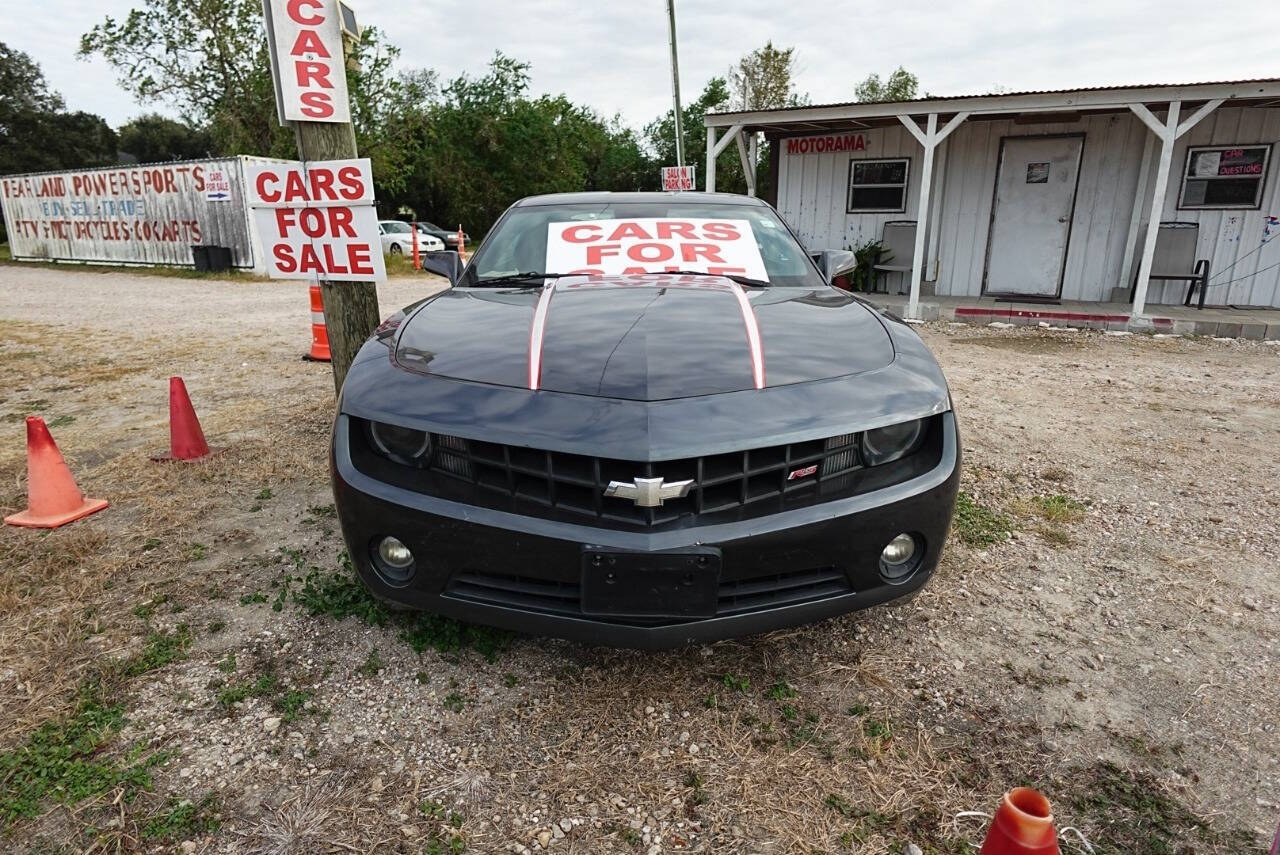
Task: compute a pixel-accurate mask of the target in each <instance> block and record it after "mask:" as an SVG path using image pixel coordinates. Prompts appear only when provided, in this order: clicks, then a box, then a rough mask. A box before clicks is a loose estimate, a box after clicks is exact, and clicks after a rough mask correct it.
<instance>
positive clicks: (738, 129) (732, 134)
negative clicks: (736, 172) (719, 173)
mask: <svg viewBox="0 0 1280 855" xmlns="http://www.w3.org/2000/svg"><path fill="white" fill-rule="evenodd" d="M740 133H742V125H734V126H733V127H731V128H729V130H727V131H725V132H724V136H722V137H720V139H719V140H717V139H716V129H715V128H712V127H708V128H707V192H708V193H714V192H716V158H717V157H719V156H720V152H722V151H724V150H725V149H726V148H728V147H729V143H731V142H733V141H734V140H736V139H737V138H738V135H739V134H740Z"/></svg>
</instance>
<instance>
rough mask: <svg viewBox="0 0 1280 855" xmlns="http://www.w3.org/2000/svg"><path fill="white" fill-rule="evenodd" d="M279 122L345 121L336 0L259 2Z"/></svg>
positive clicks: (344, 83) (344, 84)
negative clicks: (264, 15)
mask: <svg viewBox="0 0 1280 855" xmlns="http://www.w3.org/2000/svg"><path fill="white" fill-rule="evenodd" d="M263 7H264V9H265V11H266V13H267V35H268V41H269V42H270V48H271V62H272V65H274V66H275V68H274V71H275V74H274V75H273V77H274V78H275V79H276V81H277V93H276V95H277V99H278V106H279V108H280V120H281V121H282V122H287V121H298V122H350V121H351V106H350V103H349V102H348V100H347V73H346V68H345V67H344V65H343V54H342V27H341V23H340V22H339V20H338V4H337V2H336V0H263Z"/></svg>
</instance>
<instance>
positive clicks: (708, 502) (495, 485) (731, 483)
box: [428, 433, 861, 526]
mask: <svg viewBox="0 0 1280 855" xmlns="http://www.w3.org/2000/svg"><path fill="white" fill-rule="evenodd" d="M433 441H434V448H435V452H434V454H433V457H432V459H431V462H430V464H429V466H428V469H429V470H430V471H432V472H434V473H437V474H440V475H444V476H448V477H450V478H455V479H458V480H461V481H464V482H469V483H470V484H471V485H473V486H474V487H476V488H478V490H479V491H481V492H483V493H487V494H489V495H490V496H492V497H494V498H502V497H505V498H506V499H510V500H516V501H518V502H529V503H533V504H535V505H541V506H544V507H547V508H555V509H560V510H564V511H568V512H571V513H574V514H583V515H588V516H593V517H596V518H597V519H601V520H611V521H615V522H622V523H632V524H635V525H641V526H653V525H660V524H663V523H670V522H674V521H676V520H678V519H680V517H681V516H684V515H689V514H693V515H697V516H699V517H702V516H707V515H716V514H725V513H734V512H739V511H742V510H743V509H746V508H748V507H750V506H755V505H759V506H760V513H770V512H773V511H774V510H776V509H777V506H778V503H779V502H780V501H783V500H788V499H791V498H793V497H803V496H804V495H805V494H810V495H812V496H815V497H816V496H817V495H819V494H826V493H827V492H829V490H828V489H824V488H830V487H832V486H844V487H846V488H847V485H848V483H849V481H850V479H849V478H848V476H849V475H850V474H851V473H853V472H855V471H856V470H858V469H860V468H861V461H860V459H859V452H858V435H857V434H852V433H850V434H842V435H840V436H835V437H830V438H828V439H817V440H810V441H808V442H799V443H792V444H790V445H777V446H771V447H768V448H753V449H748V450H745V451H734V452H730V453H727V454H715V455H708V456H704V457H691V458H686V459H683V460H666V461H658V462H647V463H639V462H634V461H629V460H615V459H610V458H605V457H588V456H584V455H580V454H569V453H566V452H560V451H543V450H539V449H531V448H522V447H520V446H515V445H502V444H498V443H493V442H484V441H481V440H475V439H462V438H459V437H455V436H449V435H446V434H436V435H433ZM637 477H641V478H659V477H660V478H662V479H663V480H664V482H665V483H668V484H669V483H672V482H677V481H685V480H691V481H693V486H692V488H691V489H690V492H689V494H688V495H687V496H685V497H683V498H676V499H668V500H667V501H666V502H665V503H664V504H663V505H662V506H661V507H656V508H646V507H640V506H637V505H636V504H635V503H634V502H633V501H631V500H628V499H626V498H620V497H609V496H605V490H606V489H607V488H608V487H609V484H610V483H611V482H614V481H618V482H620V483H623V484H632V483H633V482H634V479H635V478H637Z"/></svg>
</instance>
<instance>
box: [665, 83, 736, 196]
mask: <svg viewBox="0 0 1280 855" xmlns="http://www.w3.org/2000/svg"><path fill="white" fill-rule="evenodd" d="M728 106H729V87H728V84H727V83H726V82H725V79H724V78H723V77H713V78H711V79H710V80H708V81H707V85H706V86H704V87H703V89H702V94H700V95H699V96H698V97H697V98H696V99H694V100H693V101H692V102H690V103H688V104H685V105H684V109H683V110H682V111H681V113H682V119H681V128H682V129H683V130H684V162H685V163H686V164H690V165H693V166H696V167H698V172H699V174H701V173H702V172H703V171H704V170H705V168H706V162H707V129H706V127H705V126H704V125H703V124H702V120H703V117H704V116H706V115H707V113H713V112H715V111H717V110H724V109H728ZM644 136H645V139H646V141H648V143H649V147H650V148H651V149H653V151H654V153H655V154H656V155H657V161H656V164H655V166H672V165H674V164H675V162H676V125H675V111H674V110H668V111H667V112H666V114H665V115H663V116H659V117H658V118H656V119H654V120H653V121H652V122H650V123H649V124H647V125H645V128H644ZM730 155H731V156H732V159H730ZM716 163H717V166H718V167H719V168H718V169H717V170H716V186H717V189H718V190H729V191H738V192H741V191H743V190H745V189H746V182H745V181H743V180H742V164H741V163H740V162H739V161H738V153H737V150H734V151H728V150H726V151H725V152H724V153H723V154H721V156H720V158H719V159H718V160H717V161H716ZM656 178H657V176H656V175H655V179H656ZM704 179H705V176H704Z"/></svg>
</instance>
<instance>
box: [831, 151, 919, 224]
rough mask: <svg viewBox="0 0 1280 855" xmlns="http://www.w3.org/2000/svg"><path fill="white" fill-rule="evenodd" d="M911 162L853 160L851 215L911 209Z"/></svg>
mask: <svg viewBox="0 0 1280 855" xmlns="http://www.w3.org/2000/svg"><path fill="white" fill-rule="evenodd" d="M910 166H911V159H910V158H906V157H895V158H893V159H891V160H851V161H849V205H848V207H847V209H846V210H847V211H848V212H849V213H850V214H863V213H901V212H903V211H905V210H906V209H907V174H908V173H909V172H910V171H911V169H910Z"/></svg>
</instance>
